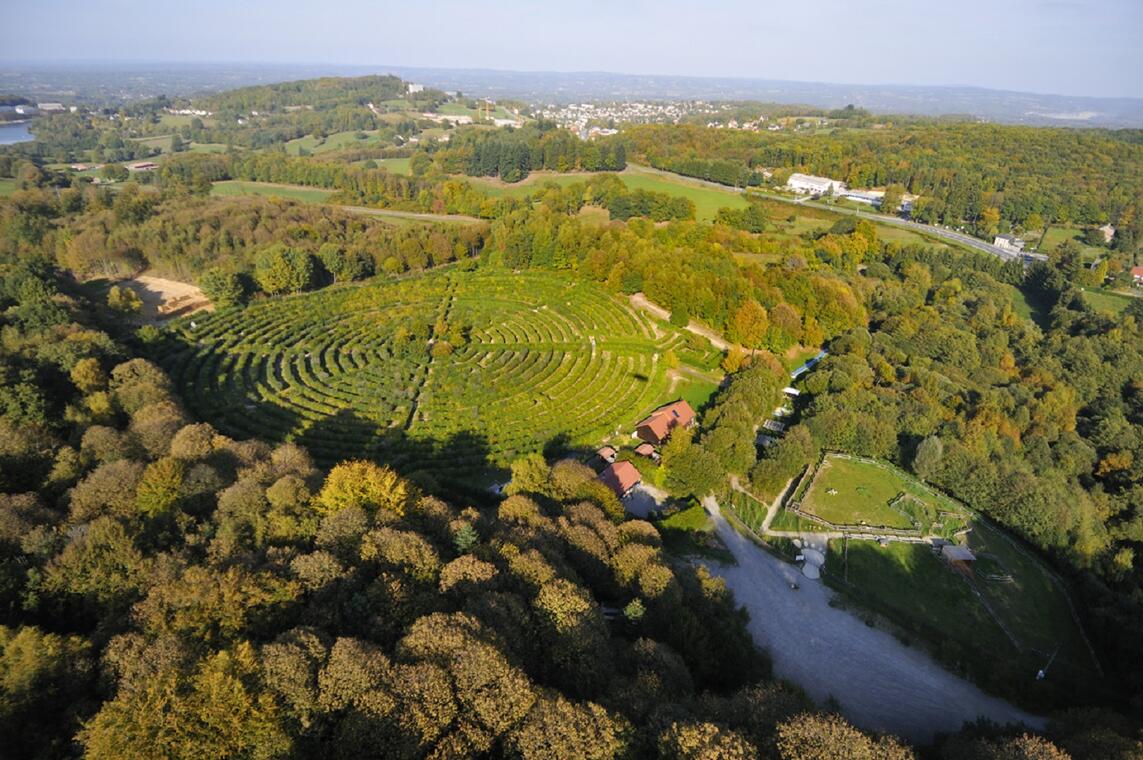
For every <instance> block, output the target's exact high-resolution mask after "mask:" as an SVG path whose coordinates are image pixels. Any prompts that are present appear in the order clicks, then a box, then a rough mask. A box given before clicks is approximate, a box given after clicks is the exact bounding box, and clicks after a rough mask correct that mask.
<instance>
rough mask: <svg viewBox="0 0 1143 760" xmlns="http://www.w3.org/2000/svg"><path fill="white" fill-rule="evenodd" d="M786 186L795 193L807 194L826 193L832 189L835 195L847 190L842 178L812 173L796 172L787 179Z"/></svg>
mask: <svg viewBox="0 0 1143 760" xmlns="http://www.w3.org/2000/svg"><path fill="white" fill-rule="evenodd" d="M786 187H788V188H790V189H791V190H793V191H794V192H795V193H803V194H807V195H826V194H828V193H829V192H831V190H832V192H833V193H834V195H837V194H838V193H841V192H843V191H844V190H845V183H844V182H842V181H840V180H836V179H830V178H829V177H815V176H814V175H812V174H798V173H794V174H791V175H790V178H789V179H788V180H786Z"/></svg>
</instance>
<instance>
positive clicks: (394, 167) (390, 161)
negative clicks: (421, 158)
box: [376, 158, 413, 175]
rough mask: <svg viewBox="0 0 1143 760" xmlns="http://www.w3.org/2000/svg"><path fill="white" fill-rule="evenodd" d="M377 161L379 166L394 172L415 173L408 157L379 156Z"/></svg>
mask: <svg viewBox="0 0 1143 760" xmlns="http://www.w3.org/2000/svg"><path fill="white" fill-rule="evenodd" d="M376 161H377V165H378V166H379V167H381V168H382V169H385V170H387V171H390V172H393V173H394V174H405V175H410V174H412V173H413V170H412V167H411V166H410V165H409V159H407V158H379V159H377V160H376Z"/></svg>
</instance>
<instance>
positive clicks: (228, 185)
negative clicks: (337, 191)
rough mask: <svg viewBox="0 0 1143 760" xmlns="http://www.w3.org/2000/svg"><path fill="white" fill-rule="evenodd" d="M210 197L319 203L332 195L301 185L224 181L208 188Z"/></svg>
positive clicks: (235, 180)
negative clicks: (266, 198)
mask: <svg viewBox="0 0 1143 760" xmlns="http://www.w3.org/2000/svg"><path fill="white" fill-rule="evenodd" d="M210 194H211V195H219V196H228V195H262V196H266V197H268V198H286V199H289V200H293V201H301V202H302V203H321V202H323V201H325V199H326V198H328V197H329V196H331V195H333V191H332V190H324V189H322V188H318V187H303V186H302V185H279V184H275V183H271V182H246V181H244V180H237V179H234V180H225V181H222V182H215V183H214V185H212V186H211V188H210Z"/></svg>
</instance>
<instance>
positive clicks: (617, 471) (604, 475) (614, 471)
mask: <svg viewBox="0 0 1143 760" xmlns="http://www.w3.org/2000/svg"><path fill="white" fill-rule="evenodd" d="M599 480H600V482H602V483H603V485H605V486H607V487H608V488H610V489H611V490H612V491H614V492H615V495H616V496H618V497H619V498H620V499H622V498H623V497H624V496H626V495H627V494H628V493H630V492H631V489H632V488H634V487H635V486H637V485H639V484H640V483H642V482H643V476H642V475H640V474H639V471H638V470H637V469H635V465H633V464H631V463H630V462H627V461H623V462H616V463H615V464H609V465H608V466H607V469H606V470H604V471H603V472H601V473H599Z"/></svg>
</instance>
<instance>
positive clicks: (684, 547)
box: [658, 504, 734, 564]
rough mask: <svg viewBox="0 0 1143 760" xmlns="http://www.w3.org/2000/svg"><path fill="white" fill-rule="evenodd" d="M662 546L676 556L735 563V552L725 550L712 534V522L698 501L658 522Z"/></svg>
mask: <svg viewBox="0 0 1143 760" xmlns="http://www.w3.org/2000/svg"><path fill="white" fill-rule="evenodd" d="M658 526H659V533H660V534H661V535H662V536H663V545H664V546H666V547H667V549H668V550H669V551H670V552H672V553H674V554H677V555H680V556H685V557H693V556H700V557H708V558H710V559H714V560H717V561H719V562H722V563H725V564H733V563H734V555H733V554H731V553H730V552H729V551H727V549H726V547H725V546H723V544H722V542H721V541H719V540H718V536H716V535H715V533H714V522H713V521H712V520H711V519H710V515H708V514H707V513H706V510H705V509H703V508H702V505H700V504H694V505H692V506H690V507H687V508H686V509H683V510H680V511H678V512H675V513H674V514H673V515H671V516H670V517H667V518H666V519H664V520H662V521H661V522H660V523H659V524H658Z"/></svg>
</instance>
